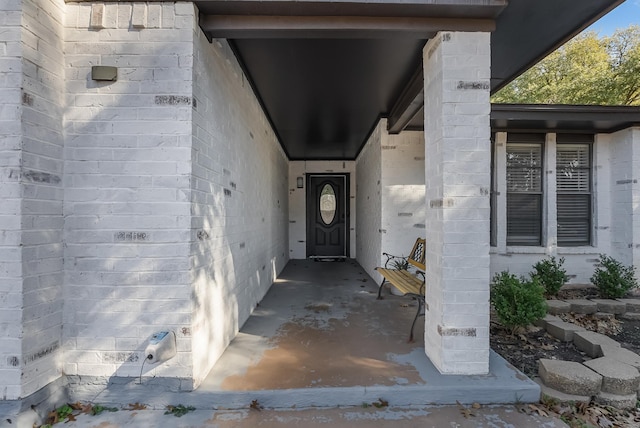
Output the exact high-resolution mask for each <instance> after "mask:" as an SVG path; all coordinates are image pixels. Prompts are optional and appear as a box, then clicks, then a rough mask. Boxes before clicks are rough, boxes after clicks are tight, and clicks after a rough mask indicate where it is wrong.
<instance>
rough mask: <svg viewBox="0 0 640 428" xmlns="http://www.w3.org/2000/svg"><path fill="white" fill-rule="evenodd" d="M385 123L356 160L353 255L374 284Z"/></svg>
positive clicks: (378, 255) (378, 257)
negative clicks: (354, 251)
mask: <svg viewBox="0 0 640 428" xmlns="http://www.w3.org/2000/svg"><path fill="white" fill-rule="evenodd" d="M385 132H386V121H385V120H381V121H380V122H378V125H377V126H376V128H375V129H374V131H373V132H372V133H371V136H370V137H369V140H368V141H367V142H366V144H365V146H364V147H363V149H362V151H360V154H359V155H358V158H357V159H356V180H355V181H356V217H357V219H358V222H357V223H356V251H357V260H358V263H360V266H362V267H363V269H365V270H366V272H367V274H369V276H371V277H372V278H373V279H374V280H375V281H379V280H380V279H381V277H380V274H378V273H377V272H376V271H375V270H374V268H375V267H376V266H380V262H381V261H382V251H384V250H382V236H381V235H382V187H381V184H382V183H381V180H382V140H383V137H382V135H383V133H385Z"/></svg>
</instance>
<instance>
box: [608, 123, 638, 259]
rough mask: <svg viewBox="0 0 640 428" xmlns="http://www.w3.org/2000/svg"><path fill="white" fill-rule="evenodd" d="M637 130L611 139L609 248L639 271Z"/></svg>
mask: <svg viewBox="0 0 640 428" xmlns="http://www.w3.org/2000/svg"><path fill="white" fill-rule="evenodd" d="M639 143H640V128H638V127H636V128H630V129H626V130H623V131H619V132H616V133H615V134H612V135H611V150H612V155H611V158H612V163H611V171H612V175H611V192H612V194H613V197H612V202H613V203H612V204H611V207H612V214H611V218H612V219H614V221H612V225H611V228H612V244H611V251H612V254H613V256H614V257H616V258H617V259H618V260H620V261H621V262H622V263H624V264H632V263H633V265H634V266H636V267H637V268H640V218H639V217H638V215H637V211H638V210H637V208H636V207H637V206H638V204H640V177H639V176H638V171H639V170H640V150H639V149H638V144H639Z"/></svg>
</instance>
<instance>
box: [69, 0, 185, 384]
mask: <svg viewBox="0 0 640 428" xmlns="http://www.w3.org/2000/svg"><path fill="white" fill-rule="evenodd" d="M140 8H141V9H140ZM194 22H195V9H194V7H193V5H191V4H187V3H175V4H174V3H162V4H161V3H154V4H143V3H136V4H135V5H133V4H131V3H118V4H107V5H105V4H100V3H94V4H87V3H83V4H75V3H69V4H67V5H66V21H65V23H66V32H65V46H64V48H65V52H66V55H65V63H66V91H67V94H66V115H65V131H66V142H65V176H64V184H65V195H64V199H65V203H64V213H65V241H66V250H65V287H66V293H65V306H64V315H65V319H64V348H65V349H64V353H65V358H64V365H63V369H64V372H65V373H66V374H67V375H80V376H97V377H105V378H106V377H110V376H139V375H140V373H141V372H140V370H141V367H142V362H143V360H144V358H145V355H144V348H145V345H146V342H147V340H148V338H149V337H150V336H151V335H152V334H153V333H155V332H157V331H160V330H167V329H170V330H174V331H175V332H176V334H177V350H178V353H177V356H176V357H175V358H173V359H171V360H170V361H168V362H166V363H164V364H159V365H155V366H154V365H146V366H145V367H144V369H145V370H144V372H143V373H142V374H143V375H146V376H150V375H151V376H166V377H176V378H184V379H186V381H185V384H184V385H182V386H181V388H184V389H189V388H191V387H192V386H193V385H192V381H191V378H192V375H193V362H192V354H191V337H190V334H189V332H190V330H191V323H192V310H191V271H190V266H189V253H190V245H191V184H190V183H191V145H192V139H191V133H192V95H193V94H192V91H193V89H192V68H193V34H194V25H195V24H194ZM94 65H109V66H116V67H117V68H118V80H117V81H116V82H102V81H94V80H92V79H91V67H92V66H94Z"/></svg>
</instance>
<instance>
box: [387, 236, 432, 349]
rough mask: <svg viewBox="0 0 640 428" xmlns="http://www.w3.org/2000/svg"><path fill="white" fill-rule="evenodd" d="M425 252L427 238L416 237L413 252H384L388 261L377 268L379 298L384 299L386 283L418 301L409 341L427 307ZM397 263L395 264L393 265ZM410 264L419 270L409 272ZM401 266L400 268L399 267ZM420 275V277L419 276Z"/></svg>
mask: <svg viewBox="0 0 640 428" xmlns="http://www.w3.org/2000/svg"><path fill="white" fill-rule="evenodd" d="M424 253H425V240H424V239H422V238H418V239H416V243H415V244H414V245H413V249H412V250H411V253H410V254H409V255H408V256H406V257H400V256H394V255H392V254H389V253H382V254H383V255H384V256H386V257H387V261H386V262H385V264H384V267H377V268H376V270H377V271H378V272H379V273H380V275H382V277H383V278H382V282H381V283H380V287H378V299H382V286H383V285H384V284H385V283H387V282H388V283H389V284H391V285H393V286H394V287H395V288H396V289H397V290H398V291H400V292H401V293H402V294H403V295H404V296H409V297H412V298H414V299H416V300H417V301H418V311H417V312H416V316H415V317H414V318H413V323H412V324H411V332H410V334H409V342H413V328H414V327H415V325H416V321H417V320H418V317H419V316H420V315H424V307H425V274H424V271H425V265H424ZM393 265H395V266H393ZM409 265H412V266H414V267H415V268H416V269H417V270H416V272H415V274H414V273H412V272H409V271H408V270H407V268H408V267H409ZM398 266H400V267H401V268H400V269H398V268H397V267H398ZM417 275H419V276H420V277H418V276H417Z"/></svg>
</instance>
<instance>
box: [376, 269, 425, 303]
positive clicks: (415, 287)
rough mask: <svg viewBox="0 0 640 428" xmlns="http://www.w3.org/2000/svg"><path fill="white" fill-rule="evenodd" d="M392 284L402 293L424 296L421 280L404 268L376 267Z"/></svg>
mask: <svg viewBox="0 0 640 428" xmlns="http://www.w3.org/2000/svg"><path fill="white" fill-rule="evenodd" d="M376 270H377V271H378V272H379V273H380V274H381V275H382V276H384V277H385V278H386V280H387V281H388V282H390V283H391V284H392V285H393V286H395V287H396V288H397V289H398V290H400V291H401V292H402V293H404V294H419V295H423V296H424V287H423V282H422V280H421V279H420V278H417V277H415V276H413V275H411V273H409V272H408V271H406V270H393V269H383V268H377V269H376Z"/></svg>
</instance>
